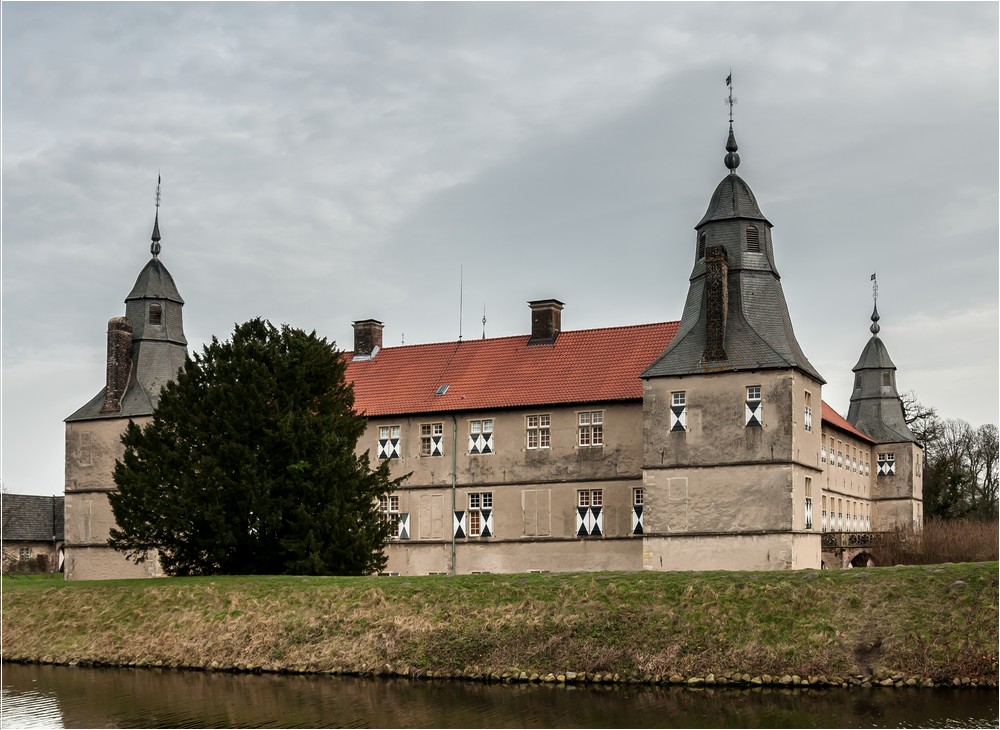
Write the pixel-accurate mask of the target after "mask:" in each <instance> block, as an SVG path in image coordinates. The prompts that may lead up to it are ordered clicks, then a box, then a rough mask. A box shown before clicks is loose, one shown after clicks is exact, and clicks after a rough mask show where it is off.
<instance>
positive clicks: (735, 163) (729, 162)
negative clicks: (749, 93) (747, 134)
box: [723, 69, 740, 174]
mask: <svg viewBox="0 0 1000 730" xmlns="http://www.w3.org/2000/svg"><path fill="white" fill-rule="evenodd" d="M726 86H727V87H728V88H729V96H728V97H726V98H725V99H724V100H723V101H725V102H726V104H727V105H728V106H729V139H728V140H726V159H725V162H726V167H728V168H729V172H731V173H734V174H735V172H736V168H737V167H739V166H740V156H739V154H737V152H736V150H738V149H739V145H737V144H736V135H735V134H734V133H733V104H735V103H736V102H737V101H738V99H737V98H736V97H735V96H733V70H732V69H729V75H728V76H727V77H726Z"/></svg>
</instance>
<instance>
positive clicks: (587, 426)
mask: <svg viewBox="0 0 1000 730" xmlns="http://www.w3.org/2000/svg"><path fill="white" fill-rule="evenodd" d="M578 416H579V424H580V428H579V440H578V441H577V445H578V446H603V445H604V411H584V412H583V413H580V414H578Z"/></svg>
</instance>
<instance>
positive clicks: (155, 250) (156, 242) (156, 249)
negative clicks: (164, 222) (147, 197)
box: [149, 173, 161, 259]
mask: <svg viewBox="0 0 1000 730" xmlns="http://www.w3.org/2000/svg"><path fill="white" fill-rule="evenodd" d="M160 181H161V177H160V173H156V215H155V216H154V217H153V235H152V236H151V237H150V238H151V240H152V243H151V244H150V245H149V252H150V253H151V254H153V258H154V259H155V258H156V257H157V256H159V255H160Z"/></svg>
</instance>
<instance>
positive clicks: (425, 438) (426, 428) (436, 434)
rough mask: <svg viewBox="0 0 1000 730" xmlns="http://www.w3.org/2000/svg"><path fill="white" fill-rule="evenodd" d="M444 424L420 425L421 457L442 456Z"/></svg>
mask: <svg viewBox="0 0 1000 730" xmlns="http://www.w3.org/2000/svg"><path fill="white" fill-rule="evenodd" d="M443 441H444V424H441V423H421V424H420V455H421V456H443V455H444V448H443V444H442V442H443Z"/></svg>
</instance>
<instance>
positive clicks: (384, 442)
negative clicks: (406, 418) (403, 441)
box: [378, 426, 399, 459]
mask: <svg viewBox="0 0 1000 730" xmlns="http://www.w3.org/2000/svg"><path fill="white" fill-rule="evenodd" d="M378 458H380V459H398V458H399V426H379V427H378Z"/></svg>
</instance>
